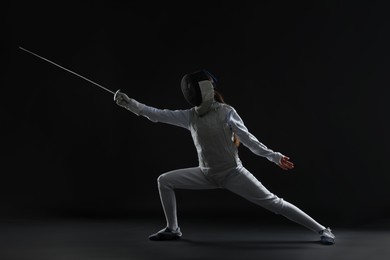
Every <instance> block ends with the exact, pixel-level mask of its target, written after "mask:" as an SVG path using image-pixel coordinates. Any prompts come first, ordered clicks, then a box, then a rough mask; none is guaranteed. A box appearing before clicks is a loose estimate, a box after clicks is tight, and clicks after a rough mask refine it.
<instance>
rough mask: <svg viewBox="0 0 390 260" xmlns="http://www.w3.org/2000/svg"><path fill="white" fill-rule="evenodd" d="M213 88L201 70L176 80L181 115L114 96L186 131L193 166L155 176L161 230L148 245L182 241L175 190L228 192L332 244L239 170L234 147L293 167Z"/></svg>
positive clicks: (297, 211)
mask: <svg viewBox="0 0 390 260" xmlns="http://www.w3.org/2000/svg"><path fill="white" fill-rule="evenodd" d="M215 88H216V80H215V78H214V77H213V76H212V75H211V74H210V73H209V72H207V71H205V70H201V71H197V72H194V73H190V74H186V75H184V77H183V78H182V81H181V89H182V92H183V94H184V97H185V99H186V100H187V101H188V102H189V103H190V104H191V105H192V106H194V107H192V108H191V109H187V110H167V109H157V108H154V107H150V106H147V105H144V104H142V103H139V102H138V101H136V100H134V99H132V98H129V97H128V96H127V95H126V94H124V93H122V92H117V93H116V95H115V97H114V100H115V101H116V103H117V104H118V105H120V106H122V107H124V108H126V109H128V110H130V111H131V112H133V113H134V114H136V115H138V116H139V115H141V116H144V117H146V118H148V119H149V120H150V121H152V122H162V123H167V124H171V125H175V126H179V127H183V128H185V129H187V130H189V131H190V132H191V135H192V139H193V141H194V144H195V147H196V150H197V153H198V160H199V166H198V167H193V168H186V169H179V170H174V171H171V172H167V173H164V174H162V175H160V176H159V177H158V189H159V193H160V198H161V203H162V206H163V209H164V213H165V217H166V221H167V227H166V228H164V229H162V230H160V231H158V232H157V233H156V234H153V235H151V236H150V237H149V238H150V239H151V240H174V239H179V238H180V237H181V236H182V233H181V231H180V228H179V225H178V220H177V214H176V197H175V192H174V190H175V189H194V190H200V189H217V188H224V189H227V190H230V191H232V192H234V193H236V194H238V195H240V196H242V197H244V198H245V199H247V200H249V201H251V202H253V203H255V204H257V205H259V206H261V207H263V208H266V209H268V210H270V211H272V212H274V213H276V214H280V215H283V216H285V217H286V218H288V219H290V220H292V221H294V222H296V223H298V224H300V225H302V226H304V227H306V228H308V229H310V230H312V231H314V232H316V233H318V234H319V235H320V240H321V242H322V243H324V244H334V241H335V236H334V235H333V234H332V232H331V230H330V229H329V228H325V227H324V226H322V225H321V224H319V223H318V222H316V221H315V220H314V219H313V218H311V217H310V216H309V215H307V214H306V213H305V212H303V211H302V210H300V209H299V208H297V207H296V206H294V205H293V204H291V203H289V202H287V201H285V200H283V199H281V198H279V197H278V196H276V195H275V194H273V193H271V192H270V191H269V190H267V189H266V188H265V187H264V186H263V184H262V183H261V182H259V181H258V180H257V179H256V178H255V177H254V176H253V175H252V174H251V173H250V172H249V171H248V170H247V169H245V168H244V166H243V165H242V163H241V161H240V158H239V156H238V149H237V148H238V145H239V144H240V143H242V144H243V145H244V146H246V147H247V148H249V149H250V150H251V151H252V152H253V153H254V154H256V155H258V156H262V157H265V158H267V159H268V160H269V161H271V162H273V163H275V164H276V165H278V166H279V167H281V168H282V169H284V170H290V169H293V168H294V164H293V163H292V162H291V161H290V158H289V157H287V156H284V155H283V154H281V153H279V152H274V151H272V150H271V149H269V148H267V147H266V146H265V145H264V144H262V143H261V142H259V141H258V139H257V138H256V137H255V136H253V135H252V134H251V133H250V132H249V131H248V129H247V128H246V126H245V125H244V122H243V121H242V119H241V118H240V116H239V115H238V114H237V112H236V110H235V109H234V108H233V107H232V106H229V105H227V104H225V102H224V100H223V98H222V96H221V95H220V93H218V91H217V90H215Z"/></svg>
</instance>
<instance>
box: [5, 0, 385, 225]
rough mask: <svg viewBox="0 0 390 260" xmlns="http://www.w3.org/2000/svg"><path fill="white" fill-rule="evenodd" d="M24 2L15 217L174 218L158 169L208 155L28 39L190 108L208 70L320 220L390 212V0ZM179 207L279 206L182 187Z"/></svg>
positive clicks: (12, 87)
mask: <svg viewBox="0 0 390 260" xmlns="http://www.w3.org/2000/svg"><path fill="white" fill-rule="evenodd" d="M210 2H211V1H197V2H187V1H182V2H179V3H173V2H171V3H170V2H165V1H164V2H163V1H159V2H158V3H156V2H152V1H78V2H77V1H75V2H71V1H63V2H60V1H58V2H57V1H51V2H39V1H26V2H23V1H14V2H11V3H8V4H3V10H2V11H1V12H2V14H3V15H2V19H3V20H5V21H4V22H3V23H2V24H3V26H4V28H3V30H2V37H1V38H2V58H1V60H2V61H1V63H2V66H3V69H2V76H1V119H2V123H1V130H2V135H1V138H2V141H1V147H2V156H1V162H2V163H1V164H2V170H1V172H2V174H1V182H0V183H1V189H0V193H1V197H0V203H1V206H0V214H1V216H2V217H25V216H29V217H34V216H37V217H41V216H42V217H64V216H65V217H98V218H99V217H125V218H127V217H130V216H135V215H145V216H146V215H154V216H160V217H161V218H163V212H162V208H161V205H160V201H159V197H158V191H157V183H156V179H157V177H158V176H159V175H160V174H162V173H164V172H166V171H170V170H173V169H177V168H184V167H191V166H196V165H197V157H196V152H195V148H194V146H193V143H192V140H191V136H190V134H189V132H187V131H186V130H183V129H180V128H175V127H172V126H168V125H164V124H153V123H151V122H150V121H148V120H147V119H145V118H138V117H136V116H135V115H133V114H132V113H130V112H128V111H126V110H124V109H122V108H120V107H118V106H117V105H116V104H115V103H114V102H113V101H112V95H111V94H109V93H108V92H105V91H104V90H101V89H99V88H97V87H95V86H94V85H91V84H90V83H88V82H86V81H84V80H82V79H80V78H77V77H76V76H74V75H72V74H69V73H68V72H65V71H63V70H61V69H59V68H57V67H55V66H53V65H51V64H49V63H46V62H44V61H42V60H40V59H38V58H36V57H34V56H32V55H30V54H28V53H25V52H23V51H21V50H19V49H18V46H23V47H25V48H27V49H30V50H32V51H34V52H36V53H38V54H39V55H42V56H44V57H46V58H48V59H51V60H53V61H55V62H57V63H59V64H60V65H62V66H64V67H67V68H69V69H71V70H74V71H75V72H77V73H80V74H82V75H83V76H85V77H87V78H90V79H91V80H94V81H96V82H98V83H99V84H102V85H104V86H105V87H107V88H109V89H111V90H112V91H116V90H117V89H121V90H122V91H123V92H126V93H127V94H128V95H129V96H130V97H133V98H135V99H137V100H139V101H141V102H143V103H145V104H148V105H151V106H155V107H159V108H168V109H186V108H189V105H188V104H187V103H186V102H185V100H184V98H183V97H182V94H181V91H180V79H181V77H182V75H183V74H185V73H188V72H190V71H193V70H196V69H200V68H207V69H208V70H210V71H211V72H212V73H213V74H215V76H216V77H217V78H218V79H219V82H218V83H219V89H220V91H221V92H222V93H223V94H224V96H225V98H226V100H227V102H228V103H229V104H231V105H233V106H234V107H235V108H236V110H237V111H238V113H239V114H240V116H241V117H242V118H243V120H244V122H245V124H246V126H247V127H248V129H249V130H250V132H251V133H253V134H254V135H255V136H256V137H257V138H258V139H259V140H260V141H261V142H263V143H264V144H266V145H267V146H268V147H269V148H271V149H273V150H276V151H280V152H282V153H283V154H285V155H288V156H290V157H291V159H292V161H293V162H294V163H295V164H296V168H295V169H294V170H293V171H290V172H288V173H286V172H284V171H282V170H281V169H279V168H278V167H277V166H275V165H274V164H272V163H270V162H269V161H268V160H266V159H265V158H261V157H257V156H256V155H254V154H252V153H251V152H250V151H249V150H248V149H246V148H245V147H241V148H240V157H241V159H242V161H243V163H244V165H245V166H246V168H248V169H249V170H250V171H251V172H252V173H253V174H254V175H255V176H256V177H257V178H258V179H259V180H260V181H261V182H262V183H263V184H264V185H265V186H266V187H267V188H268V189H270V190H271V191H272V192H274V193H275V194H277V195H279V196H280V197H282V198H284V199H286V200H287V201H290V202H292V203H293V204H295V205H297V206H298V207H300V208H302V209H303V210H305V211H306V212H307V213H309V214H310V215H312V216H313V217H314V218H315V219H317V220H318V221H319V222H322V223H324V224H325V225H326V224H328V223H334V224H340V225H341V224H343V225H347V224H351V223H352V224H359V223H366V222H370V221H375V220H377V219H381V218H386V217H389V216H390V208H389V206H390V203H389V198H390V189H389V188H388V186H389V183H390V177H389V171H388V167H387V164H388V161H389V159H388V157H389V151H390V149H389V148H390V140H389V137H388V136H389V135H388V133H389V132H390V127H389V117H388V111H389V108H390V107H389V103H388V98H389V95H390V91H389V74H388V71H389V68H390V66H389V58H390V51H389V46H390V38H389V29H390V28H389V25H390V19H389V17H388V8H387V6H385V5H384V4H383V3H384V2H385V1H382V2H375V1H360V2H359V1H312V2H296V1H286V2H280V1H250V2H249V1H248V2H246V1H239V2H229V1H224V2H221V3H210ZM177 196H178V198H177V199H178V205H179V214H180V215H181V216H185V215H187V216H190V215H191V216H196V217H199V218H204V219H207V218H211V217H212V216H218V217H220V216H221V215H222V216H238V217H241V218H266V217H271V218H273V217H274V215H273V214H272V213H270V212H267V211H266V210H263V209H261V208H259V207H257V206H255V205H253V204H251V203H249V202H247V201H245V200H244V199H242V198H240V197H238V196H236V195H234V194H232V193H229V192H227V191H225V190H209V191H182V190H180V191H177Z"/></svg>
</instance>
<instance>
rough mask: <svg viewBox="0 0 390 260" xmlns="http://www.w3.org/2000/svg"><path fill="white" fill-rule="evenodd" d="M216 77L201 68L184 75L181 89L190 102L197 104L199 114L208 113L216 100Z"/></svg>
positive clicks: (196, 109) (196, 108)
mask: <svg viewBox="0 0 390 260" xmlns="http://www.w3.org/2000/svg"><path fill="white" fill-rule="evenodd" d="M215 85H216V79H215V77H214V76H213V75H211V74H210V73H209V72H208V71H206V70H200V71H196V72H193V73H189V74H186V75H184V76H183V78H182V80H181V90H182V92H183V95H184V98H185V99H186V100H187V102H188V103H190V104H191V105H193V106H195V111H196V113H197V114H198V115H200V116H202V115H204V114H206V113H207V112H208V111H209V110H210V108H211V105H212V104H213V102H214V88H215Z"/></svg>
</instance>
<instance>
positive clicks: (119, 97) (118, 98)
mask: <svg viewBox="0 0 390 260" xmlns="http://www.w3.org/2000/svg"><path fill="white" fill-rule="evenodd" d="M114 100H115V102H116V103H117V104H118V105H119V106H122V107H126V106H127V105H128V104H129V102H130V98H129V97H128V96H127V95H126V94H125V93H122V92H117V93H116V94H115V97H114Z"/></svg>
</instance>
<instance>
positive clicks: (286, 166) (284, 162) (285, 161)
mask: <svg viewBox="0 0 390 260" xmlns="http://www.w3.org/2000/svg"><path fill="white" fill-rule="evenodd" d="M278 165H279V167H280V168H282V169H283V170H286V171H287V170H291V169H294V163H292V162H290V158H289V157H287V156H283V157H282V159H280V163H279V164H278Z"/></svg>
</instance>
